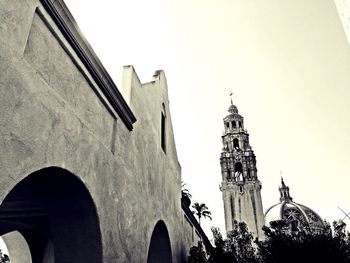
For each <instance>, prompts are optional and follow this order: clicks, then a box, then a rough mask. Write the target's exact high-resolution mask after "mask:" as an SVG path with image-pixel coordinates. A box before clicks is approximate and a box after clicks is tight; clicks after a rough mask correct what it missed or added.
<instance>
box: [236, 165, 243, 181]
mask: <svg viewBox="0 0 350 263" xmlns="http://www.w3.org/2000/svg"><path fill="white" fill-rule="evenodd" d="M235 180H236V181H243V180H244V177H243V166H242V163H240V162H237V163H235Z"/></svg>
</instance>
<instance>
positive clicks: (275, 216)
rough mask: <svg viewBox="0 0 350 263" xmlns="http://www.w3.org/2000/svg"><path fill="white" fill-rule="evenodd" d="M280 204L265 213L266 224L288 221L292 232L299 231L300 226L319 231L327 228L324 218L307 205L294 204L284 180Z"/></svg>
mask: <svg viewBox="0 0 350 263" xmlns="http://www.w3.org/2000/svg"><path fill="white" fill-rule="evenodd" d="M279 190H280V193H281V197H280V202H279V203H278V204H275V205H273V206H271V207H270V208H269V209H267V211H266V213H265V222H266V223H269V222H271V221H276V220H286V222H287V223H289V224H290V226H291V228H292V230H297V228H298V226H308V227H310V229H311V230H313V231H317V230H321V229H323V228H324V227H325V225H324V223H323V220H322V218H321V217H320V216H319V215H318V214H317V213H316V212H314V211H313V210H312V209H310V208H309V207H307V206H305V205H301V204H298V203H295V202H293V199H292V198H291V197H290V195H289V187H288V186H286V185H285V184H284V182H283V179H282V185H281V187H280V189H279Z"/></svg>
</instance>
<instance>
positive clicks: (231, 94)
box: [230, 90, 233, 105]
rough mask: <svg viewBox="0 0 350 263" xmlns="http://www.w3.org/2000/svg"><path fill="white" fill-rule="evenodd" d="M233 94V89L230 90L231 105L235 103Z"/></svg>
mask: <svg viewBox="0 0 350 263" xmlns="http://www.w3.org/2000/svg"><path fill="white" fill-rule="evenodd" d="M232 96H233V92H232V90H231V91H230V99H231V105H233V101H232Z"/></svg>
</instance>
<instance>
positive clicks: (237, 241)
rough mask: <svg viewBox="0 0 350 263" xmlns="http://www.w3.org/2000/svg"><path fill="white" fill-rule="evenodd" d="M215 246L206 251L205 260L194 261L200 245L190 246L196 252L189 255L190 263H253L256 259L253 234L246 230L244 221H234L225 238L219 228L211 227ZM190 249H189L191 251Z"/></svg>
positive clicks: (199, 251)
mask: <svg viewBox="0 0 350 263" xmlns="http://www.w3.org/2000/svg"><path fill="white" fill-rule="evenodd" d="M211 231H212V232H213V236H214V242H215V247H214V248H213V249H212V250H211V251H208V253H207V255H206V257H205V258H207V259H206V261H196V259H197V258H199V256H198V255H201V250H200V249H201V248H200V247H192V248H191V250H192V252H193V251H196V252H197V253H196V254H195V256H194V254H191V252H190V256H189V262H191V263H203V262H205V263H217V262H220V263H248V262H249V263H254V262H258V261H257V259H256V253H255V249H254V247H253V245H252V240H253V236H252V234H251V233H249V232H248V228H247V225H246V224H245V223H244V222H240V223H238V222H237V221H234V223H233V230H232V231H231V232H229V233H228V235H227V239H225V240H224V239H223V237H222V235H221V233H220V230H219V229H218V228H215V227H212V228H211ZM191 250H190V251H191Z"/></svg>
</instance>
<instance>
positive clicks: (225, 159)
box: [220, 98, 265, 239]
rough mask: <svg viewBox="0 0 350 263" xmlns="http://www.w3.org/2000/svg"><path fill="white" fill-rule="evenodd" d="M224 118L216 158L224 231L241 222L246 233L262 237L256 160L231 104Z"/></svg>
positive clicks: (245, 132) (242, 123)
mask: <svg viewBox="0 0 350 263" xmlns="http://www.w3.org/2000/svg"><path fill="white" fill-rule="evenodd" d="M228 112H229V114H228V115H227V116H226V117H225V118H224V132H223V136H222V144H223V149H222V153H221V157H220V165H221V174H222V183H221V185H220V190H221V191H222V197H223V201H224V210H225V225H226V232H229V231H231V230H232V223H233V221H234V220H236V221H238V222H242V221H243V222H245V223H246V224H247V226H248V230H249V231H250V232H252V233H253V234H254V236H255V237H258V238H259V239H262V238H263V232H262V227H263V225H264V222H265V220H264V212H263V207H262V201H261V193H260V190H261V183H260V181H259V180H258V176H257V169H256V158H255V154H254V151H253V150H252V147H251V146H250V144H249V134H248V132H247V130H245V129H244V119H243V117H242V116H241V115H240V114H239V113H238V109H237V107H236V106H235V105H233V103H232V98H231V105H230V107H229V109H228Z"/></svg>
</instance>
